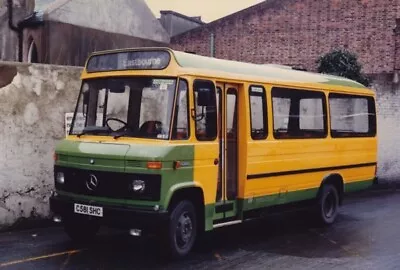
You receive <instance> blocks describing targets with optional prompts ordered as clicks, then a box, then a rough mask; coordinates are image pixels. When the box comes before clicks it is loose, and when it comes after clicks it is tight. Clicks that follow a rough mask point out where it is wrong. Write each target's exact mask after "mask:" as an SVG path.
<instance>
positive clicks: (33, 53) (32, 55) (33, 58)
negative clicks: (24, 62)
mask: <svg viewBox="0 0 400 270" xmlns="http://www.w3.org/2000/svg"><path fill="white" fill-rule="evenodd" d="M28 62H29V63H38V52H37V47H36V44H35V41H34V40H33V39H32V41H31V42H30V44H29V50H28Z"/></svg>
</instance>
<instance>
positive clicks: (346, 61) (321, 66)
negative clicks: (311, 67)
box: [317, 49, 370, 86]
mask: <svg viewBox="0 0 400 270" xmlns="http://www.w3.org/2000/svg"><path fill="white" fill-rule="evenodd" d="M317 64H318V72H319V73H325V74H331V75H336V76H341V77H345V78H348V79H351V80H355V81H357V82H359V83H361V84H363V85H365V86H369V85H370V80H369V78H368V77H367V76H366V75H364V74H363V73H362V72H361V69H362V67H361V65H360V63H358V60H357V56H356V55H355V54H353V53H351V52H349V51H347V50H345V49H334V50H332V51H331V52H329V53H327V54H325V55H323V56H321V57H319V58H318V60H317Z"/></svg>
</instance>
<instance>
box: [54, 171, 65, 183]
mask: <svg viewBox="0 0 400 270" xmlns="http://www.w3.org/2000/svg"><path fill="white" fill-rule="evenodd" d="M56 181H57V183H59V184H64V183H65V176H64V173H63V172H58V173H57V174H56Z"/></svg>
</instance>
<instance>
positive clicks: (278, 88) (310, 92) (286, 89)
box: [270, 86, 329, 140]
mask: <svg viewBox="0 0 400 270" xmlns="http://www.w3.org/2000/svg"><path fill="white" fill-rule="evenodd" d="M275 91H280V92H281V93H282V92H283V93H285V92H286V93H294V92H297V93H306V94H307V95H309V96H311V97H312V96H313V95H315V96H317V95H320V96H321V99H322V113H323V121H324V122H323V126H324V129H323V131H324V134H323V135H321V136H318V135H315V136H309V137H305V136H289V134H288V136H287V137H281V136H277V134H276V132H275V111H274V97H277V98H286V97H281V96H280V95H278V96H274V92H275ZM278 93H279V92H278ZM289 98H290V97H289ZM302 98H307V96H305V97H304V96H303V97H302ZM302 98H300V100H301V99H302ZM270 99H271V106H272V134H273V137H274V139H275V140H310V139H311V140H315V139H326V138H327V137H328V134H329V127H328V104H327V96H326V94H325V92H324V91H322V90H316V89H305V88H302V89H301V88H290V87H284V86H273V87H271V97H270ZM317 99H320V98H319V97H318V98H317ZM299 105H300V102H299ZM288 117H290V108H289V114H288ZM299 118H300V115H299ZM288 125H289V123H288ZM288 130H289V127H288ZM299 130H300V119H299Z"/></svg>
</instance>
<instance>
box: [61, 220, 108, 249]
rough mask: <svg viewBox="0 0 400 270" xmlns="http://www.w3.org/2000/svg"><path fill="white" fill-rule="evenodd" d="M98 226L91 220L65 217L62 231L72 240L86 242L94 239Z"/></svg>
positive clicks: (80, 242)
mask: <svg viewBox="0 0 400 270" xmlns="http://www.w3.org/2000/svg"><path fill="white" fill-rule="evenodd" d="M99 229H100V226H99V225H98V224H97V223H95V222H93V221H91V220H74V219H67V220H65V222H64V231H65V232H66V234H67V235H68V236H69V238H71V240H72V241H73V242H76V243H79V244H88V243H90V242H91V241H92V240H94V238H95V236H96V235H97V232H98V231H99Z"/></svg>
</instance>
